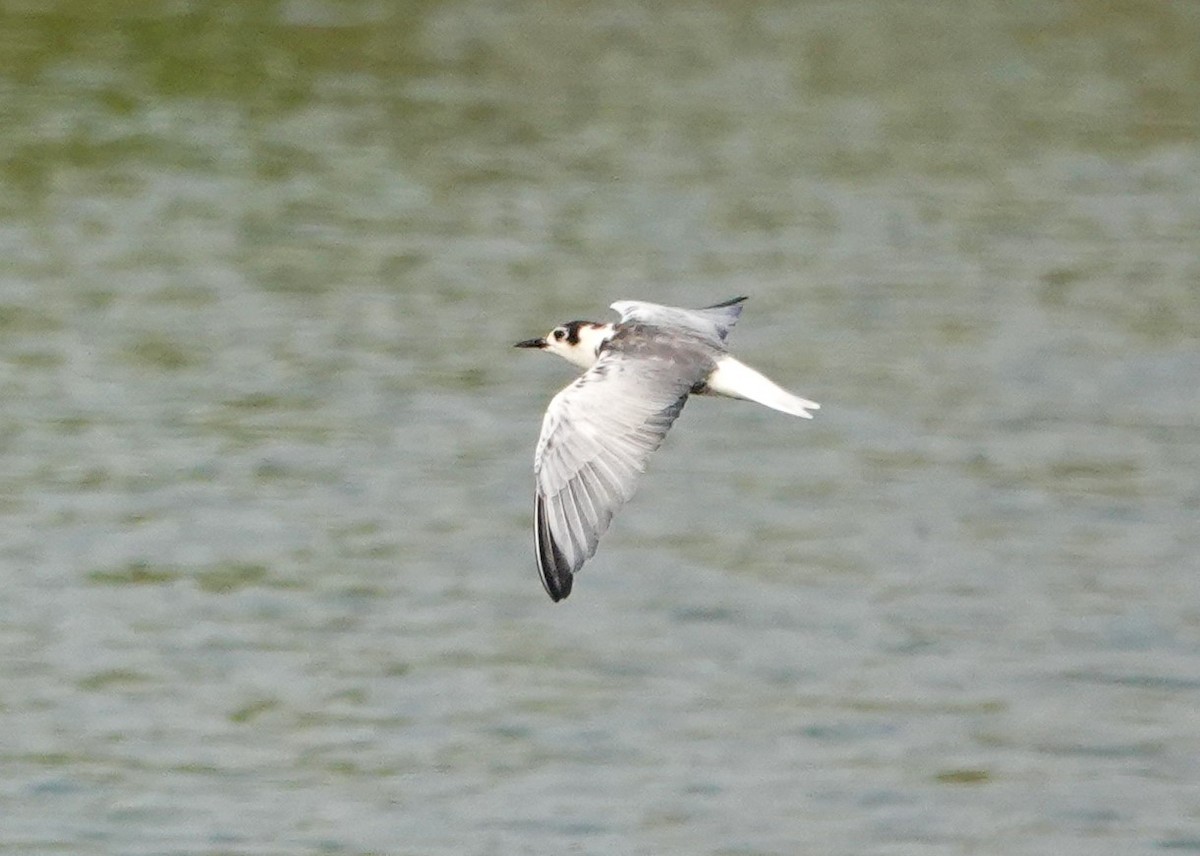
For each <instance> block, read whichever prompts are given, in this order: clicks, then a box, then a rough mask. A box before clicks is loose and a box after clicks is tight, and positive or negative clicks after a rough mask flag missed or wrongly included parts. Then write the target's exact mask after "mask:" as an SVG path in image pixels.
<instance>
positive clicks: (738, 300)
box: [704, 294, 750, 309]
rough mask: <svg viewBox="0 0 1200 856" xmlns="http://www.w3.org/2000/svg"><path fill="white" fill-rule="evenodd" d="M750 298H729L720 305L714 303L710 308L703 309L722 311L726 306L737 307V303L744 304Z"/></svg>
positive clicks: (744, 296) (743, 296)
mask: <svg viewBox="0 0 1200 856" xmlns="http://www.w3.org/2000/svg"><path fill="white" fill-rule="evenodd" d="M749 299H750V298H749V297H748V296H746V295H744V294H743V295H742V296H741V297H731V298H729V299H728V300H726V301H724V302H722V303H714V304H713V305H712V306H705V307H704V308H705V309H724V308H725V307H726V306H737V305H738V304H739V303H745V302H746V301H747V300H749Z"/></svg>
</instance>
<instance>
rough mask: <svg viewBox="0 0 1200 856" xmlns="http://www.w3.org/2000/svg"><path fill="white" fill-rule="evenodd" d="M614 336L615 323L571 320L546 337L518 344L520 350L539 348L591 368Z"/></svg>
mask: <svg viewBox="0 0 1200 856" xmlns="http://www.w3.org/2000/svg"><path fill="white" fill-rule="evenodd" d="M612 334H613V325H612V324H597V323H596V322H595V321H571V322H568V323H566V324H559V325H558V326H557V327H555V328H554V329H553V330H551V331H550V332H549V333H547V334H546V335H545V336H542V337H541V338H538V339H526V340H525V341H524V342H517V344H516V347H518V348H539V349H541V350H543V351H547V352H549V353H551V354H558V355H559V356H560V357H562V358H563V359H564V360H566V361H567V362H569V363H572V364H573V365H577V366H579V367H580V368H581V369H590V368H591V367H592V366H593V365H595V364H596V359H597V358H598V357H599V356H600V346H601V345H603V344H604V343H605V341H607V340H608V339H609V338H610V337H611V336H612Z"/></svg>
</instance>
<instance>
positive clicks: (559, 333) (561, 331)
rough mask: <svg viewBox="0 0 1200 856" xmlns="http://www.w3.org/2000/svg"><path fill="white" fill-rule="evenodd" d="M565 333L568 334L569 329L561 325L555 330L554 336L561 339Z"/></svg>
mask: <svg viewBox="0 0 1200 856" xmlns="http://www.w3.org/2000/svg"><path fill="white" fill-rule="evenodd" d="M565 335H567V331H566V330H564V329H563V328H561V327H559V328H558V329H557V330H555V331H554V338H555V339H558V340H560V341H561V340H562V337H563V336H565Z"/></svg>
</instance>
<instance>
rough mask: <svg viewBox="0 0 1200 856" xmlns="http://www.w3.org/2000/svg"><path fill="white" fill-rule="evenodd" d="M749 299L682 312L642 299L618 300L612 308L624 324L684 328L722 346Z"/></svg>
mask: <svg viewBox="0 0 1200 856" xmlns="http://www.w3.org/2000/svg"><path fill="white" fill-rule="evenodd" d="M745 300H746V298H744V297H735V298H733V299H732V300H726V301H725V302H724V303H718V304H716V305H715V306H706V307H704V308H703V309H680V308H678V307H676V306H659V305H658V304H657V303H643V302H642V301H640V300H618V301H617V302H616V303H614V304H612V308H613V309H615V310H616V311H617V312H620V313H621V321H622V322H625V321H638V322H641V323H642V324H652V325H654V326H655V327H683V328H685V329H687V330H690V331H692V332H693V333H698V334H700V336H701V337H703V338H705V339H709V340H710V341H712V342H713V343H715V344H717V345H720V344H721V343H722V342H724V341H725V337H726V336H728V335H729V331H730V330H732V329H733V325H734V324H736V323H737V320H738V316H739V315H741V314H742V303H743V302H744V301H745Z"/></svg>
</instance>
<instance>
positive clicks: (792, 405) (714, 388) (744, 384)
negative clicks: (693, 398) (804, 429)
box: [705, 355, 821, 419]
mask: <svg viewBox="0 0 1200 856" xmlns="http://www.w3.org/2000/svg"><path fill="white" fill-rule="evenodd" d="M706 386H707V389H706V390H705V392H710V393H713V394H714V395H724V396H728V397H729V398H741V399H744V400H746V401H757V402H758V403H759V404H762V405H765V406H766V407H770V408H771V409H772V410H781V411H783V412H784V413H790V414H791V415H792V416H802V417H804V418H805V419H812V416H813V415H812V414H811V413H809V412H808V411H810V410H819V409H820V407H821V405H819V404H817V403H816V402H815V401H809V400H808V399H806V398H801V397H800V396H798V395H792V394H791V393H790V392H788V391H787V390H786V389H784V388H783V387H781V386H779V385H778V384H776V383H775V382H774V381H772V380H770V379H769V378H767V377H766V376H764V375H762V374H760V373H758V372H756V371H755V370H754V369H752V368H750V366H748V365H746V364H745V363H742V362H739V361H738V360H735V359H734V358H733V357H731V356H728V355H726V356H724V357H721V358H720V359H719V360H717V367H716V368H715V369H713V372H712V374H710V375H709V376H708V381H707V383H706Z"/></svg>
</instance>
